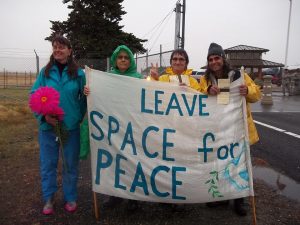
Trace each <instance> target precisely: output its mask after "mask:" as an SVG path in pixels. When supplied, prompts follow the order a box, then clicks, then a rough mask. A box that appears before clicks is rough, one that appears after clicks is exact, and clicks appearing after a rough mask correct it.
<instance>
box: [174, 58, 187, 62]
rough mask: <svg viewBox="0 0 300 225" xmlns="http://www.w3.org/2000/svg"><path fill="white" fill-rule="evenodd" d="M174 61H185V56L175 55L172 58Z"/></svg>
mask: <svg viewBox="0 0 300 225" xmlns="http://www.w3.org/2000/svg"><path fill="white" fill-rule="evenodd" d="M172 61H175V62H176V61H179V62H184V61H185V58H177V57H174V58H172Z"/></svg>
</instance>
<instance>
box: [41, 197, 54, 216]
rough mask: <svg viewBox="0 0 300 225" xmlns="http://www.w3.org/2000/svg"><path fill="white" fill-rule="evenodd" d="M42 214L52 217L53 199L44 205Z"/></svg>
mask: <svg viewBox="0 0 300 225" xmlns="http://www.w3.org/2000/svg"><path fill="white" fill-rule="evenodd" d="M42 213H43V214H44V215H52V214H53V213H54V210H53V199H52V198H50V199H49V200H48V201H47V202H46V203H45V205H44V207H43V211H42Z"/></svg>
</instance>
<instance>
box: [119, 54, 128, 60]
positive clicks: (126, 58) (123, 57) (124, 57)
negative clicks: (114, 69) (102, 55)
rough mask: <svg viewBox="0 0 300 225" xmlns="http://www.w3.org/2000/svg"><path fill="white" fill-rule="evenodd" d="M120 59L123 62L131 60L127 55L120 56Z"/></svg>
mask: <svg viewBox="0 0 300 225" xmlns="http://www.w3.org/2000/svg"><path fill="white" fill-rule="evenodd" d="M118 59H120V60H122V59H124V60H129V57H128V56H127V55H118Z"/></svg>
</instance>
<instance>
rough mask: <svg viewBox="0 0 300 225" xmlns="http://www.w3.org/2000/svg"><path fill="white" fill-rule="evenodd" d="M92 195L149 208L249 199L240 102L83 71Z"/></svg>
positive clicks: (233, 93)
mask: <svg viewBox="0 0 300 225" xmlns="http://www.w3.org/2000/svg"><path fill="white" fill-rule="evenodd" d="M86 72H87V77H88V78H87V79H88V83H89V86H90V90H91V94H90V95H89V96H88V113H89V128H90V144H91V160H92V184H93V191H95V192H99V193H103V194H107V195H113V196H119V197H122V198H129V199H137V200H143V201H154V202H172V203H201V202H210V201H220V200H225V199H233V198H240V197H246V196H249V195H251V196H252V195H253V194H254V193H253V184H252V171H251V162H250V161H249V159H250V153H249V143H248V141H247V138H246V137H247V134H246V132H247V130H246V128H245V125H246V118H244V116H243V107H244V106H243V104H244V103H243V101H244V100H243V98H242V97H241V96H240V94H239V91H238V86H239V85H240V84H241V82H242V81H241V79H239V80H236V81H234V82H233V83H232V84H231V87H230V101H229V104H228V105H218V104H217V100H216V97H212V96H209V97H208V96H207V95H202V94H201V93H199V92H196V91H195V90H193V89H191V88H188V87H180V86H178V85H176V84H174V83H164V82H157V81H147V80H140V79H135V78H131V77H126V76H120V75H113V74H108V73H104V72H101V71H97V70H90V69H87V71H86Z"/></svg>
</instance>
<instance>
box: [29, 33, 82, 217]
mask: <svg viewBox="0 0 300 225" xmlns="http://www.w3.org/2000/svg"><path fill="white" fill-rule="evenodd" d="M52 48H53V52H52V55H51V57H50V61H49V62H48V64H47V65H46V67H44V68H43V69H42V70H41V72H40V74H39V76H38V78H37V80H36V82H35V83H34V85H33V87H32V89H31V93H33V92H35V91H36V90H37V89H38V88H40V87H44V86H48V87H53V88H54V89H56V90H57V91H58V92H59V94H60V104H59V106H60V107H61V108H62V109H63V111H64V119H63V124H64V128H65V129H66V130H67V131H68V135H67V140H66V142H65V143H64V149H63V150H64V151H63V154H64V158H65V162H66V165H67V171H65V170H64V169H63V192H64V200H65V205H64V208H65V210H67V211H69V212H74V211H75V210H76V209H77V203H76V201H77V180H78V164H79V148H80V142H79V140H80V138H79V137H80V132H79V124H80V122H81V121H82V119H83V116H84V114H85V112H86V97H85V96H84V95H83V88H84V85H85V74H84V72H83V70H81V69H80V68H79V67H78V65H77V64H76V63H75V61H74V59H73V54H72V49H71V44H70V42H69V41H68V40H67V39H66V38H64V37H62V36H57V37H55V38H54V39H53V41H52ZM36 117H37V119H38V122H39V145H40V168H41V178H42V193H43V199H44V201H45V205H44V207H43V211H42V212H43V214H46V215H49V214H53V213H54V209H53V203H54V194H55V192H56V191H57V181H56V179H57V177H56V173H57V172H56V171H57V165H58V158H59V157H58V156H59V143H58V141H57V138H56V134H55V132H54V126H55V125H56V123H57V117H56V116H55V115H46V116H42V115H36Z"/></svg>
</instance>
